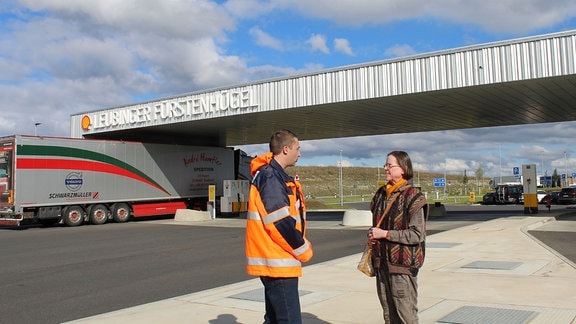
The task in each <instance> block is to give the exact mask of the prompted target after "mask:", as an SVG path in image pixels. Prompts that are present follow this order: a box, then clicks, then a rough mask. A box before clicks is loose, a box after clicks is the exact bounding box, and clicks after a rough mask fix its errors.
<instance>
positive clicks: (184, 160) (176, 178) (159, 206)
mask: <svg viewBox="0 0 576 324" xmlns="http://www.w3.org/2000/svg"><path fill="white" fill-rule="evenodd" d="M235 163H236V162H235V151H234V149H233V148H226V147H203V146H186V145H170V144H151V143H139V142H126V141H113V140H96V139H73V138H57V137H37V136H25V135H14V136H8V137H1V138H0V192H1V197H0V224H3V225H13V224H16V225H19V224H20V223H22V222H26V221H37V222H40V223H43V224H53V223H56V222H59V221H63V222H64V223H65V224H67V225H69V226H76V225H81V224H83V223H84V222H90V223H92V224H103V223H105V222H107V221H112V220H113V221H116V222H125V221H127V220H128V219H129V218H130V217H143V216H153V215H164V214H173V213H174V212H175V211H176V210H177V209H182V208H196V209H205V208H206V201H207V197H208V187H209V186H210V185H215V186H216V196H221V195H222V183H223V181H224V180H234V179H236V178H237V177H238V175H237V167H235Z"/></svg>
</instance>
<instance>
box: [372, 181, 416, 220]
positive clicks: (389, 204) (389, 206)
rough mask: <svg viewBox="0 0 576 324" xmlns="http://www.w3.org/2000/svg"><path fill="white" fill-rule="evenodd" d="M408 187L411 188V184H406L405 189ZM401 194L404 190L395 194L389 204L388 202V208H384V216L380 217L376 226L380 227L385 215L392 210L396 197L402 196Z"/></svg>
mask: <svg viewBox="0 0 576 324" xmlns="http://www.w3.org/2000/svg"><path fill="white" fill-rule="evenodd" d="M408 188H410V185H406V187H405V189H404V190H407V189H408ZM401 194H402V191H401V192H399V193H397V194H396V195H395V196H394V198H393V199H392V200H391V201H390V202H389V203H388V204H386V209H384V212H383V213H382V217H380V219H379V220H378V223H377V224H376V227H380V224H382V221H383V220H384V216H386V214H388V211H389V210H390V208H392V205H393V204H394V202H395V201H396V199H398V196H400V195H401Z"/></svg>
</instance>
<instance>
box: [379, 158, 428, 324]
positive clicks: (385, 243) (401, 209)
mask: <svg viewBox="0 0 576 324" xmlns="http://www.w3.org/2000/svg"><path fill="white" fill-rule="evenodd" d="M384 171H385V172H386V181H387V184H386V185H385V186H382V187H380V188H379V189H378V190H377V191H376V193H375V194H374V197H373V198H372V202H371V206H370V209H371V211H372V221H373V227H372V228H370V230H369V232H368V238H369V239H370V243H371V244H372V248H373V253H372V255H373V258H372V262H373V265H374V268H375V272H376V289H377V292H378V298H379V299H380V304H381V305H382V310H383V313H384V314H383V315H384V322H385V323H392V324H396V323H410V324H412V323H418V306H417V300H418V283H417V280H416V279H417V275H418V269H419V268H420V267H421V266H422V264H423V263H424V252H425V250H424V248H425V246H424V245H425V239H426V218H427V216H428V203H427V202H426V197H424V195H423V194H422V193H420V190H418V189H417V188H414V187H412V186H411V185H410V184H408V180H410V179H412V177H413V170H412V162H411V161H410V157H409V156H408V154H407V153H406V152H403V151H393V152H390V153H389V154H388V155H387V158H386V164H385V165H384ZM377 224H379V226H377Z"/></svg>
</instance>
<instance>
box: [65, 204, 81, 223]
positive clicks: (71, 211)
mask: <svg viewBox="0 0 576 324" xmlns="http://www.w3.org/2000/svg"><path fill="white" fill-rule="evenodd" d="M62 218H63V219H64V223H65V224H66V225H68V226H80V225H82V223H84V209H83V208H82V207H80V206H70V207H68V208H66V209H65V211H64V213H63V215H62Z"/></svg>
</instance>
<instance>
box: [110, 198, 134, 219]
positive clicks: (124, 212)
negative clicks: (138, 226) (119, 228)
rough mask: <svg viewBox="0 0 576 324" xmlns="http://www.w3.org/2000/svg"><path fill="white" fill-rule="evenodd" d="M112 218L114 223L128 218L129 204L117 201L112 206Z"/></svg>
mask: <svg viewBox="0 0 576 324" xmlns="http://www.w3.org/2000/svg"><path fill="white" fill-rule="evenodd" d="M112 218H113V219H114V221H115V222H116V223H124V222H127V221H128V219H130V205H128V204H126V203H118V204H114V205H113V206H112Z"/></svg>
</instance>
